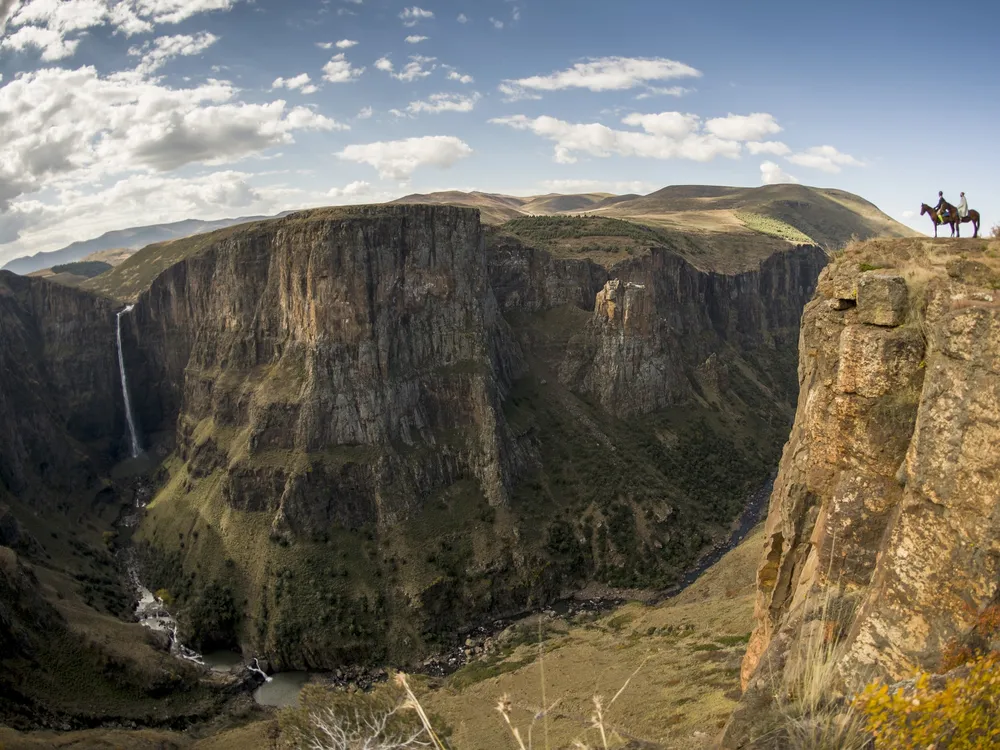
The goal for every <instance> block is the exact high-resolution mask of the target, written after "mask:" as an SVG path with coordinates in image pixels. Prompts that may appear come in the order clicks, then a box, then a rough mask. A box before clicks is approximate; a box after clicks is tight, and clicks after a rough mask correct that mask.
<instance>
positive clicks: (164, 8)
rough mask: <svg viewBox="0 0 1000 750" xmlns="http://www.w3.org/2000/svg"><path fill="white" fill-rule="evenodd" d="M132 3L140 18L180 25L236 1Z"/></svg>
mask: <svg viewBox="0 0 1000 750" xmlns="http://www.w3.org/2000/svg"><path fill="white" fill-rule="evenodd" d="M37 1H38V0H36V2H37ZM133 3H134V5H135V7H136V10H137V12H138V15H139V16H140V17H142V18H149V19H151V20H152V21H154V22H156V23H180V22H181V21H185V20H187V19H188V18H190V17H191V16H194V15H197V14H198V13H205V12H207V11H210V10H229V9H230V8H232V7H233V5H235V4H236V0H133Z"/></svg>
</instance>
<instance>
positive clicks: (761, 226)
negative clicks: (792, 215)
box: [733, 211, 816, 245]
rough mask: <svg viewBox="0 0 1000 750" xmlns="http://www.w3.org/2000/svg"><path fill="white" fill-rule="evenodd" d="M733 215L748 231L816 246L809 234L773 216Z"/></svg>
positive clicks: (745, 212)
mask: <svg viewBox="0 0 1000 750" xmlns="http://www.w3.org/2000/svg"><path fill="white" fill-rule="evenodd" d="M733 214H734V215H735V216H736V218H737V219H739V220H740V221H741V222H743V225H744V226H746V228H747V229H752V230H753V231H755V232H760V233H761V234H766V235H768V236H769V237H777V238H778V239H782V240H788V241H789V242H795V243H798V244H803V245H814V244H816V243H815V241H814V240H813V239H812V238H811V237H809V236H808V235H807V234H804V233H803V232H800V231H799V230H798V229H796V228H795V227H793V226H792V225H791V224H788V223H787V222H784V221H782V220H781V219H776V218H774V217H772V216H764V215H763V214H756V213H750V212H748V211H734V212H733Z"/></svg>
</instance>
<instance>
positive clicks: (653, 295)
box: [560, 246, 826, 415]
mask: <svg viewBox="0 0 1000 750" xmlns="http://www.w3.org/2000/svg"><path fill="white" fill-rule="evenodd" d="M825 264H826V254H825V253H824V252H823V251H822V250H820V249H819V248H815V247H806V246H803V247H798V248H794V249H789V250H787V251H785V252H780V253H775V254H774V255H772V256H771V257H769V258H768V259H767V260H765V261H764V262H763V263H761V264H760V266H759V267H758V268H757V269H755V270H752V271H747V272H744V273H738V274H716V273H710V272H705V271H701V270H699V269H697V268H695V267H694V266H692V265H691V264H690V263H688V262H687V261H686V260H684V259H683V258H681V257H680V256H678V255H676V254H674V253H672V252H670V251H669V250H665V249H654V250H652V252H651V254H650V255H649V256H647V257H644V258H640V259H636V260H634V261H629V262H626V263H623V264H619V265H617V266H615V268H614V270H613V275H614V276H615V278H614V279H612V280H610V281H609V282H608V283H607V284H606V285H605V287H604V288H603V290H602V291H601V292H600V293H599V294H598V295H597V299H596V306H595V308H596V309H595V311H594V316H593V320H592V322H591V323H590V325H589V326H588V329H587V331H586V333H585V334H584V335H582V336H580V337H579V338H578V339H577V340H576V341H575V342H574V346H573V349H572V351H571V352H570V353H569V354H568V356H567V358H566V361H565V363H564V365H563V367H562V370H561V373H560V375H561V378H562V380H563V382H565V383H566V384H567V385H569V386H570V387H571V388H573V389H574V390H577V391H580V392H583V393H588V394H590V395H592V396H594V397H595V398H597V399H598V400H599V401H600V403H601V404H602V405H603V406H604V407H605V408H606V409H608V410H609V411H613V412H615V413H616V414H622V415H635V414H646V413H649V412H652V411H655V410H658V409H664V408H667V407H669V406H674V405H677V404H681V403H685V402H694V401H697V400H698V399H702V400H711V399H712V398H713V397H716V398H718V397H720V396H721V397H723V398H724V397H725V394H724V393H721V392H725V391H727V390H728V389H727V387H726V384H725V383H720V374H722V377H723V378H725V375H724V373H722V372H721V371H722V370H725V369H727V368H731V369H733V370H734V371H735V370H742V371H744V372H745V373H746V372H752V373H753V375H752V376H751V377H752V379H753V380H754V381H756V382H755V383H754V386H755V388H756V389H757V390H759V391H761V393H760V397H761V399H762V400H766V401H768V402H770V403H771V404H782V403H784V404H788V403H790V402H791V401H792V400H793V399H794V397H795V384H794V381H791V379H790V378H789V377H788V376H789V374H790V372H791V370H792V362H791V360H790V359H789V355H790V354H791V353H792V352H794V348H795V340H796V338H797V336H798V324H799V317H800V315H801V311H802V307H803V305H805V303H806V301H807V300H808V299H809V298H810V297H811V296H812V293H813V289H814V288H815V283H816V278H817V276H818V275H819V272H820V270H821V269H822V268H823V266H824V265H825ZM710 394H712V395H710ZM733 395H736V394H733Z"/></svg>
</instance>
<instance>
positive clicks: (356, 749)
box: [278, 675, 447, 750]
mask: <svg viewBox="0 0 1000 750" xmlns="http://www.w3.org/2000/svg"><path fill="white" fill-rule="evenodd" d="M278 721H279V724H280V726H281V734H282V737H283V739H285V741H286V744H285V746H286V747H289V748H292V747H294V748H311V749H312V750H410V749H411V748H422V747H426V748H434V750H445V747H446V744H445V742H444V740H442V733H441V730H440V727H441V726H442V723H441V720H440V718H439V717H436V716H428V715H427V713H426V712H425V711H424V708H423V706H421V705H420V703H419V701H418V700H417V698H416V696H415V695H414V694H413V692H412V690H411V689H410V687H409V683H408V682H407V681H406V678H405V676H403V675H400V676H398V677H397V679H396V681H395V685H394V686H382V687H381V688H379V689H377V690H376V691H374V692H373V693H370V694H369V693H353V694H352V693H344V692H341V691H337V690H331V689H328V688H325V687H320V686H318V685H307V686H306V687H305V688H303V690H302V692H301V693H300V694H299V707H298V708H288V709H284V710H283V711H281V712H280V713H279V715H278ZM435 726H436V727H439V728H438V729H435V728H434V727H435ZM443 736H444V737H447V731H445V733H444V735H443Z"/></svg>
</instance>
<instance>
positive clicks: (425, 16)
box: [399, 5, 434, 26]
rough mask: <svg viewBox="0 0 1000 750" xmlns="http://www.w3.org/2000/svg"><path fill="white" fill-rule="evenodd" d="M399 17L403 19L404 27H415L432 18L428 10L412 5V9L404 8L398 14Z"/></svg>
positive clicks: (432, 15)
mask: <svg viewBox="0 0 1000 750" xmlns="http://www.w3.org/2000/svg"><path fill="white" fill-rule="evenodd" d="M399 17H400V18H401V19H403V25H404V26H416V25H417V24H418V23H419V22H420V21H426V20H429V19H431V18H434V14H433V13H432V12H431V11H429V10H424V9H423V8H418V7H417V6H415V5H414V6H413V7H412V8H405V9H404V10H403V12H402V13H400V14H399Z"/></svg>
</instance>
